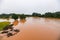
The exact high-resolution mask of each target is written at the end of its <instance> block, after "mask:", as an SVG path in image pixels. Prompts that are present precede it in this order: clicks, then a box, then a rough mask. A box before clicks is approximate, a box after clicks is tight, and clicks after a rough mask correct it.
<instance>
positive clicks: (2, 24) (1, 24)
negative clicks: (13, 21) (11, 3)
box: [0, 22, 10, 31]
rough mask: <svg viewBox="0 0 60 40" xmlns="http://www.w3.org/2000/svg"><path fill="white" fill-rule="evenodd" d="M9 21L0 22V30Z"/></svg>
mask: <svg viewBox="0 0 60 40" xmlns="http://www.w3.org/2000/svg"><path fill="white" fill-rule="evenodd" d="M9 24H10V22H0V31H1V30H2V29H3V28H4V27H5V26H7V25H9Z"/></svg>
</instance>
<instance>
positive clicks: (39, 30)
mask: <svg viewBox="0 0 60 40" xmlns="http://www.w3.org/2000/svg"><path fill="white" fill-rule="evenodd" d="M13 23H14V24H15V25H14V27H15V28H17V29H19V30H20V32H19V33H17V34H16V35H14V36H11V37H3V39H2V40H58V38H59V35H60V19H55V18H37V17H28V18H26V19H25V20H16V21H14V22H13Z"/></svg>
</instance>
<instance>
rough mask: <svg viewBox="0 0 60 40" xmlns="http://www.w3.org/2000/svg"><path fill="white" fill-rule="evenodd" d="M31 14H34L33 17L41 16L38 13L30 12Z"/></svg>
mask: <svg viewBox="0 0 60 40" xmlns="http://www.w3.org/2000/svg"><path fill="white" fill-rule="evenodd" d="M32 16H34V17H41V14H40V13H35V12H34V13H32Z"/></svg>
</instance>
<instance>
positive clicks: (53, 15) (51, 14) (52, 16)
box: [0, 12, 60, 20]
mask: <svg viewBox="0 0 60 40" xmlns="http://www.w3.org/2000/svg"><path fill="white" fill-rule="evenodd" d="M26 17H51V18H60V12H54V13H51V12H47V13H45V14H40V13H36V12H33V13H32V15H25V14H15V13H11V14H0V18H14V19H15V20H16V19H18V18H20V19H25V18H26Z"/></svg>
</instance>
